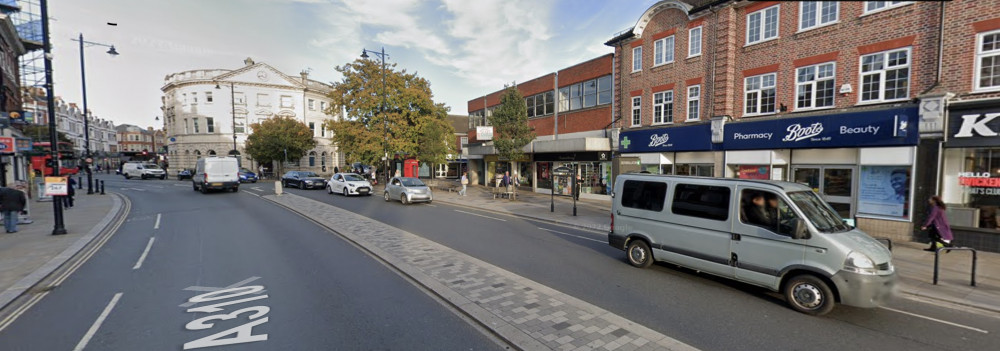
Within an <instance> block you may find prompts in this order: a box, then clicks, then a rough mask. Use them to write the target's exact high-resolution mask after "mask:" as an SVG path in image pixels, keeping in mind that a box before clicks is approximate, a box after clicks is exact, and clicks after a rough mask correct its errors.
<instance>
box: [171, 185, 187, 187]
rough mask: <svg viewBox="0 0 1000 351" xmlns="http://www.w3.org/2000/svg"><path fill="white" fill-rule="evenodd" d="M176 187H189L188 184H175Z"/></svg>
mask: <svg viewBox="0 0 1000 351" xmlns="http://www.w3.org/2000/svg"><path fill="white" fill-rule="evenodd" d="M174 186H185V187H186V186H188V185H187V184H174Z"/></svg>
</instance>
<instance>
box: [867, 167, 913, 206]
mask: <svg viewBox="0 0 1000 351" xmlns="http://www.w3.org/2000/svg"><path fill="white" fill-rule="evenodd" d="M909 203H910V168H909V167H908V166H861V181H860V185H859V189H858V213H866V214H873V215H879V216H889V217H901V218H908V217H909V216H910V213H909Z"/></svg>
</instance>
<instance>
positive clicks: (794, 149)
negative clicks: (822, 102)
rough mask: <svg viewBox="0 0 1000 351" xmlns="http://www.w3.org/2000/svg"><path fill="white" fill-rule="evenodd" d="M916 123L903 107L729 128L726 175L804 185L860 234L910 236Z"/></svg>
mask: <svg viewBox="0 0 1000 351" xmlns="http://www.w3.org/2000/svg"><path fill="white" fill-rule="evenodd" d="M916 122H917V109H916V108H915V107H902V108H889V109H879V110H869V111H862V112H852V113H842V114H831V115H819V116H809V117H795V118H777V119H768V120H763V121H747V122H732V123H727V124H725V126H724V140H723V148H724V149H725V150H726V151H725V156H724V159H725V160H724V164H725V169H724V172H725V176H726V177H733V178H743V179H771V180H785V181H792V182H797V183H802V184H806V185H808V186H809V187H811V188H812V189H813V191H815V192H816V193H818V194H819V195H820V196H821V197H823V199H824V200H826V201H827V202H828V203H830V205H831V206H832V207H833V208H834V209H835V210H837V212H838V213H840V215H841V216H842V217H843V218H845V219H855V218H856V219H857V225H858V226H859V227H861V228H862V230H866V231H868V232H869V233H871V234H874V235H878V234H881V233H879V232H880V231H885V232H889V231H896V230H907V228H912V225H911V223H912V218H913V214H912V213H911V211H910V209H911V208H913V201H914V200H913V196H912V194H913V190H912V189H913V177H912V174H913V173H914V167H915V165H916V157H917V147H916V145H917V143H918V141H919V135H918V131H917V123H916ZM885 222H891V223H889V224H886V223H885ZM897 227H898V228H897Z"/></svg>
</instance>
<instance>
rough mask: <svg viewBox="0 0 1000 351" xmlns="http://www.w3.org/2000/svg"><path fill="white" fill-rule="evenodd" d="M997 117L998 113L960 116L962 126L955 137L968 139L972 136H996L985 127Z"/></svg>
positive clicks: (999, 114)
mask: <svg viewBox="0 0 1000 351" xmlns="http://www.w3.org/2000/svg"><path fill="white" fill-rule="evenodd" d="M979 116H983V118H982V119H980V118H979ZM997 117H1000V113H987V114H975V115H964V116H962V126H961V127H959V128H958V133H955V137H956V138H968V137H974V136H984V137H991V136H997V132H994V131H993V130H992V129H990V127H989V126H987V125H986V124H987V123H990V122H991V121H993V120H994V119H996V118H997Z"/></svg>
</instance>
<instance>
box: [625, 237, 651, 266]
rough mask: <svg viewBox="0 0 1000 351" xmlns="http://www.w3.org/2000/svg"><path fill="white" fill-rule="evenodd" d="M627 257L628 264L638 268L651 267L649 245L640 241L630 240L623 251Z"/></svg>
mask: <svg viewBox="0 0 1000 351" xmlns="http://www.w3.org/2000/svg"><path fill="white" fill-rule="evenodd" d="M625 255H626V256H628V263H629V264H631V265H632V266H634V267H638V268H648V267H649V266H651V265H653V252H652V251H650V250H649V245H648V244H646V242H645V241H642V240H632V241H630V242H629V243H628V247H627V248H626V249H625Z"/></svg>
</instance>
